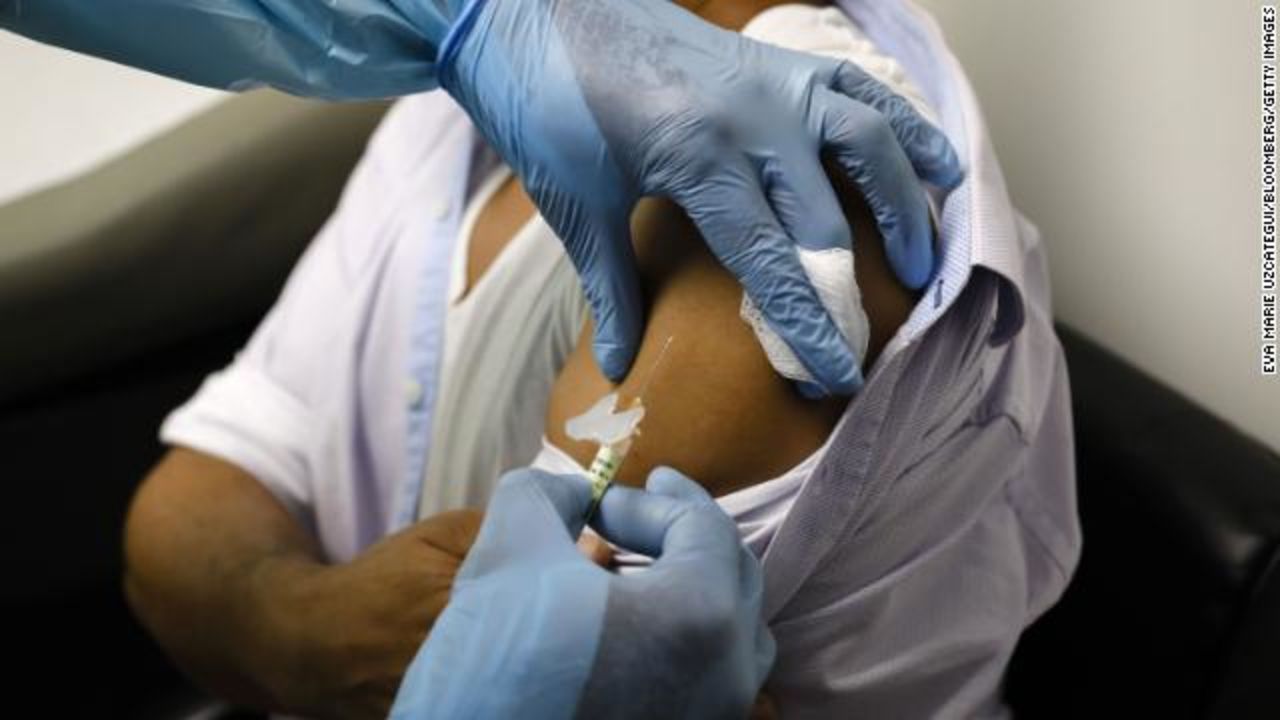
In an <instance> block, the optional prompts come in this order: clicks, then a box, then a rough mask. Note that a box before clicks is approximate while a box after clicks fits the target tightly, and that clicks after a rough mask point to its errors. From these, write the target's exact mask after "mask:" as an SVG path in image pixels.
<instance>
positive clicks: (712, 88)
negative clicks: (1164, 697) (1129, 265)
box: [0, 0, 960, 393]
mask: <svg viewBox="0 0 1280 720" xmlns="http://www.w3.org/2000/svg"><path fill="white" fill-rule="evenodd" d="M122 19H124V21H122ZM0 27H3V28H8V29H11V30H14V31H16V32H19V33H22V34H24V35H28V36H30V37H33V38H35V39H37V40H42V41H44V42H49V43H52V44H55V45H61V46H63V47H67V48H71V49H73V50H78V51H81V52H87V53H90V54H94V55H98V56H100V57H105V58H109V59H112V60H116V61H119V62H124V63H128V64H131V65H134V66H137V67H142V68H145V69H148V70H152V71H154V72H160V73H163V74H166V75H170V76H173V77H177V78H181V79H184V80H188V81H191V82H196V83H200V84H204V85H211V86H214V87H224V88H230V89H244V88H248V87H253V86H256V85H260V84H267V85H272V86H274V87H277V88H280V89H283V90H287V91H289V92H293V93H298V94H302V95H316V96H321V97H329V98H360V97H385V96H389V95H400V94H407V93H411V92H418V91H421V90H425V89H428V88H431V87H433V86H434V85H435V83H436V81H437V80H439V82H440V84H441V85H443V86H444V87H445V88H446V89H447V90H448V91H449V92H450V93H451V94H452V95H453V96H454V98H455V99H457V100H458V101H459V103H460V104H461V105H462V106H463V107H464V108H466V110H467V112H468V113H469V114H470V115H471V117H472V119H473V120H474V121H475V122H476V125H477V126H478V127H479V128H480V131H481V132H482V133H483V134H484V136H485V138H487V139H488V141H489V142H490V144H492V145H493V146H494V147H495V148H496V149H497V150H498V152H499V153H500V154H501V155H502V156H503V159H505V160H506V162H507V163H508V164H509V165H511V166H512V167H513V168H514V169H515V171H516V173H517V174H518V175H519V176H520V179H521V180H522V181H523V182H524V185H525V187H526V189H527V190H528V191H529V193H530V194H531V195H532V196H533V199H534V202H535V203H536V204H537V205H538V209H539V210H540V211H541V212H542V214H543V216H544V217H546V218H547V220H548V221H549V222H550V223H551V225H552V227H553V228H554V229H555V230H556V232H557V233H558V234H559V236H560V238H561V239H562V240H563V241H564V243H565V246H566V248H567V249H568V252H569V255H570V256H571V257H572V258H573V261H574V263H575V265H576V266H577V268H578V272H579V275H580V276H581V277H582V280H583V285H584V288H585V289H586V293H587V296H588V298H589V299H590V301H591V306H592V309H593V311H594V314H595V321H596V323H595V351H596V359H597V361H598V362H599V364H600V367H601V369H602V370H603V371H604V372H605V374H606V375H608V376H609V377H610V378H612V379H615V380H616V379H619V378H621V377H622V376H623V375H624V374H625V373H626V371H627V369H628V368H629V367H630V365H631V362H632V360H633V359H634V356H635V353H636V350H637V347H638V344H639V338H640V331H641V328H642V321H643V319H642V317H641V314H642V310H641V307H642V306H641V304H640V292H639V286H638V282H637V279H636V274H635V269H634V267H633V264H634V262H633V261H634V258H633V257H632V249H631V242H630V233H629V227H628V219H629V216H630V212H631V209H632V207H633V206H634V204H635V202H636V199H637V198H639V197H640V196H642V195H663V196H668V197H670V198H672V199H673V200H675V201H676V202H677V203H678V204H680V205H681V206H682V207H683V208H684V209H685V211H686V212H688V214H689V216H690V217H691V218H692V219H693V220H694V222H695V223H696V224H697V225H698V228H699V230H700V231H701V233H702V235H703V236H704V237H705V238H706V241H707V243H708V245H709V246H710V247H711V249H712V251H713V252H714V253H715V254H716V256H717V257H718V258H719V259H720V261H721V262H722V263H723V264H724V265H725V266H726V267H727V268H728V269H729V270H730V271H731V272H732V273H733V274H734V275H736V276H737V277H738V279H739V280H740V281H741V282H742V284H743V286H744V288H745V289H746V292H747V293H748V294H749V295H750V296H751V299H752V300H753V301H754V303H755V305H756V307H757V308H759V309H760V311H761V312H762V313H763V314H764V316H765V317H766V318H767V319H768V321H769V322H770V323H771V324H772V326H773V328H774V329H775V330H776V331H777V332H778V334H779V335H780V336H781V337H782V338H783V340H785V341H786V342H787V344H788V345H789V346H790V347H791V349H792V350H793V351H794V352H795V354H796V356H797V357H798V358H799V360H800V362H801V363H803V364H804V366H805V368H806V369H807V370H808V371H809V374H810V375H812V376H813V377H814V378H815V379H817V380H818V382H819V384H820V385H821V388H822V389H824V390H826V391H829V392H835V393H849V392H853V391H854V390H856V389H857V388H858V387H859V386H860V385H861V380H862V378H861V373H860V371H859V364H860V361H861V358H855V357H854V356H853V353H852V352H851V350H850V349H849V347H848V345H847V344H846V342H845V341H844V339H843V338H842V337H841V335H840V333H839V331H838V330H837V329H836V327H835V324H834V323H833V322H832V321H831V318H830V317H829V316H828V315H827V313H826V310H825V309H824V308H823V306H822V305H821V303H820V302H819V300H818V297H817V294H816V292H815V291H814V289H813V288H812V287H811V285H810V284H809V281H808V278H807V277H806V275H805V274H804V271H803V270H802V268H801V266H800V262H799V259H798V258H797V255H796V247H797V246H799V247H805V248H811V249H822V248H830V247H849V246H850V243H851V238H850V234H849V229H848V227H847V226H846V224H845V221H844V218H843V215H842V213H841V211H840V206H839V204H838V203H837V201H836V197H835V195H834V193H833V192H832V190H831V187H830V186H829V184H828V182H827V178H826V176H825V174H824V173H823V169H822V165H821V163H820V162H819V151H820V150H826V151H829V152H830V153H831V155H832V156H833V157H834V158H836V159H837V160H838V161H839V162H840V164H841V165H842V167H843V168H844V170H845V171H846V172H848V174H849V176H850V178H851V179H852V180H854V181H855V182H856V183H857V185H858V186H859V188H860V189H861V190H862V192H863V194H864V196H865V197H866V198H867V201H868V203H869V205H870V206H871V209H872V211H873V212H874V214H875V216H876V220H877V222H878V224H879V226H880V230H881V233H882V235H883V236H884V239H885V246H886V248H887V250H888V255H889V261H890V264H891V265H892V266H893V268H894V270H895V271H896V272H897V273H898V275H899V276H900V277H901V278H902V280H903V281H904V282H905V283H906V284H907V285H908V286H910V287H912V288H919V287H921V286H922V285H923V284H924V283H926V282H927V281H928V280H929V278H930V276H931V274H932V270H933V250H932V244H931V234H930V231H929V217H928V213H927V211H926V205H925V201H924V197H923V195H922V194H921V192H920V190H919V187H918V186H917V185H916V183H915V181H914V176H913V168H914V172H915V173H919V174H920V175H921V176H922V177H923V178H925V179H926V180H928V181H930V182H933V183H934V184H937V185H940V186H950V185H952V184H954V183H956V182H958V180H959V178H960V169H959V166H958V162H957V159H956V156H955V153H954V151H953V150H952V148H951V146H950V144H949V143H948V142H947V140H946V139H945V137H944V136H943V135H942V134H941V133H940V132H939V131H938V130H936V129H935V128H933V127H932V126H930V125H929V124H928V123H927V122H925V121H924V120H923V119H921V118H920V117H919V116H918V115H917V114H916V113H915V112H914V111H913V110H912V109H911V108H910V106H909V105H907V103H906V102H905V101H903V100H902V99H901V98H899V97H898V96H897V95H895V94H893V93H892V92H891V91H889V90H888V89H886V88H885V87H884V86H882V85H880V84H879V83H878V82H876V81H875V80H874V79H872V78H871V77H869V76H868V75H866V74H865V73H863V72H862V71H861V70H859V69H858V68H856V67H854V66H852V65H849V64H847V63H840V62H837V61H835V60H830V59H824V58H818V57H814V56H810V55H805V54H800V53H794V52H789V51H785V50H781V49H778V48H773V47H769V46H766V45H763V44H760V43H757V42H753V41H751V40H748V39H746V38H743V37H741V36H739V35H737V34H735V33H731V32H727V31H724V30H720V29H717V28H715V27H713V26H711V25H709V24H707V23H705V22H703V21H702V20H699V19H698V18H697V17H695V16H694V15H692V14H690V13H688V12H686V11H685V10H683V9H681V8H680V7H678V6H677V5H675V4H674V3H673V2H671V0H518V1H517V0H327V1H326V2H315V1H314V0H163V1H157V0H93V1H92V2H90V1H89V0H40V1H39V2H32V1H30V0H28V1H26V2H20V1H18V0H0Z"/></svg>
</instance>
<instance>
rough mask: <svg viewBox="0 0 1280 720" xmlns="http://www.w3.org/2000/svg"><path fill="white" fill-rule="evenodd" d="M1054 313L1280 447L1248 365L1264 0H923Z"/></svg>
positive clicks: (1270, 401)
mask: <svg viewBox="0 0 1280 720" xmlns="http://www.w3.org/2000/svg"><path fill="white" fill-rule="evenodd" d="M922 4H923V5H924V6H926V7H928V8H929V9H930V10H931V11H932V12H933V13H934V14H935V15H936V16H937V17H938V20H939V22H940V24H941V25H942V27H943V29H944V31H945V32H946V33H947V35H948V38H949V40H950V42H951V44H952V47H953V49H954V50H955V52H956V54H957V55H958V56H959V58H960V60H961V62H962V63H963V64H964V65H965V67H966V68H967V69H968V72H969V74H970V77H971V79H972V81H973V84H974V86H975V88H976V89H977V92H978V95H979V97H980V98H981V100H982V102H983V105H984V108H985V112H986V115H987V119H988V122H989V124H990V126H991V130H992V134H993V136H994V139H995V144H996V150H997V152H998V153H999V155H1000V159H1001V161H1002V164H1003V166H1004V169H1005V172H1006V175H1007V179H1008V180H1009V185H1010V188H1011V192H1012V193H1013V196H1014V200H1015V201H1016V202H1017V204H1018V206H1019V207H1020V208H1021V209H1022V211H1023V212H1024V213H1026V214H1027V215H1028V216H1029V217H1030V218H1031V219H1032V220H1033V221H1035V222H1036V223H1037V224H1038V225H1039V226H1040V229H1041V231H1042V232H1043V235H1044V237H1045V240H1046V241H1047V243H1048V247H1049V251H1050V258H1051V261H1052V266H1053V281H1054V301H1055V303H1056V310H1057V313H1058V315H1059V317H1061V318H1062V319H1064V320H1066V321H1067V322H1069V323H1070V324H1072V325H1074V326H1075V327H1077V328H1080V329H1082V330H1084V331H1085V332H1086V333H1087V334H1089V335H1090V336H1092V337H1094V338H1096V339H1098V340H1100V341H1102V342H1103V343H1104V344H1106V345H1108V346H1110V347H1111V348H1113V349H1115V350H1116V351H1118V352H1119V353H1120V354H1121V355H1123V356H1125V357H1126V358H1128V359H1130V360H1131V361H1133V362H1135V363H1136V364H1138V365H1139V366H1141V367H1143V368H1145V369H1146V370H1148V371H1149V372H1151V373H1153V374H1154V375H1156V376H1157V377H1159V378H1161V379H1163V380H1165V381H1166V382H1168V383H1170V384H1172V385H1174V386H1175V387H1178V388H1180V389H1181V390H1182V391H1183V392H1185V393H1186V394H1188V395H1190V396H1191V397H1193V398H1195V399H1196V400H1198V401H1200V402H1201V403H1203V404H1204V405H1206V406H1208V407H1209V408H1210V409H1212V410H1213V411H1214V412H1216V413H1218V414H1219V415H1221V416H1222V417H1224V418H1227V419H1229V420H1231V421H1232V422H1234V423H1235V424H1237V425H1238V426H1239V427H1241V428H1242V429H1244V430H1246V431H1247V432H1249V433H1250V434H1252V435H1254V436H1255V437H1258V438H1259V439H1261V440H1263V441H1264V442H1266V443H1268V444H1269V445H1271V446H1272V447H1274V448H1278V449H1280V379H1277V378H1274V377H1272V378H1269V379H1264V378H1263V377H1262V376H1261V375H1260V372H1259V364H1260V363H1259V355H1258V328H1259V325H1258V294H1259V274H1258V273H1259V267H1258V253H1259V240H1258V235H1259V220H1258V202H1259V201H1258V192H1259V187H1258V184H1259V179H1258V178H1259V169H1258V152H1259V142H1260V141H1259V139H1258V138H1259V119H1258V116H1259V98H1258V91H1259V89H1258V83H1259V80H1258V77H1259V74H1260V68H1259V62H1260V60H1259V57H1258V52H1259V50H1258V31H1259V20H1258V18H1259V12H1260V7H1261V4H1260V3H1255V2H1252V1H1249V0H1231V2H1223V1H1222V0H1198V1H1197V0H1172V1H1165V0H1126V2H1066V1H1065V0H1064V1H1059V2H1049V1H1047V0H965V1H963V2H960V1H958V0H923V2H922Z"/></svg>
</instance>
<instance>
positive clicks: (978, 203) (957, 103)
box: [838, 0, 1026, 355]
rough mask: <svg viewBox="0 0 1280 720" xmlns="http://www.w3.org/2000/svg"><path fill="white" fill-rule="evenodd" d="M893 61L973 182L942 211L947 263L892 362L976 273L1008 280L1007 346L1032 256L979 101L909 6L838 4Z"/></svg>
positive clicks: (1001, 329) (998, 334)
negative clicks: (981, 269)
mask: <svg viewBox="0 0 1280 720" xmlns="http://www.w3.org/2000/svg"><path fill="white" fill-rule="evenodd" d="M838 4H839V6H840V7H841V8H842V9H843V10H844V11H845V12H846V13H848V14H849V16H850V17H852V18H853V19H854V21H856V22H857V23H858V25H860V26H861V27H862V30H863V32H865V33H866V34H867V36H868V37H869V38H871V40H872V41H874V42H875V43H876V44H877V45H878V46H879V47H880V48H881V49H882V50H883V51H884V52H885V53H886V54H888V55H891V56H893V57H894V58H896V59H897V60H898V62H900V63H901V64H902V66H903V67H904V68H905V69H906V71H907V74H908V75H909V76H910V77H911V79H912V80H913V81H914V82H915V83H916V84H917V85H918V86H919V87H920V88H921V89H922V90H923V92H924V94H925V96H926V97H927V98H928V100H929V103H930V104H931V105H932V106H933V107H934V108H936V109H937V110H938V114H939V116H940V118H941V123H942V129H943V131H944V132H945V133H946V134H947V137H949V138H950V139H951V142H952V144H954V145H955V148H956V152H957V153H958V154H959V155H960V159H961V162H962V163H963V164H964V167H965V179H964V181H963V182H962V183H961V184H960V186H959V187H957V188H956V189H954V190H953V191H951V192H950V193H949V194H948V195H947V196H946V197H945V201H944V202H943V203H942V217H941V228H940V230H941V235H942V248H941V259H940V263H939V269H938V273H937V275H936V276H935V277H934V280H933V284H932V286H931V288H930V290H929V291H928V292H929V298H928V301H926V302H921V303H920V304H919V305H918V306H917V307H916V309H915V311H914V312H913V313H912V315H911V317H910V318H909V319H908V320H907V324H906V325H905V326H904V327H903V329H902V331H901V332H899V333H898V336H897V337H896V338H895V340H894V343H897V344H898V345H899V347H894V346H893V345H892V344H891V346H890V347H889V348H887V349H886V352H885V353H884V354H885V355H892V354H893V352H894V351H895V350H897V349H900V346H901V345H905V344H907V343H910V342H912V341H913V340H915V339H916V338H918V337H919V336H920V335H921V334H922V333H923V332H924V331H925V330H927V329H928V328H929V327H930V326H931V325H932V324H933V323H934V321H936V320H937V318H938V317H939V316H940V315H942V313H944V312H946V310H947V308H949V307H950V306H951V305H952V304H953V303H954V302H955V300H956V298H957V297H959V295H960V291H961V290H963V289H964V286H965V284H966V283H967V282H968V279H969V275H970V274H971V271H972V268H973V267H975V266H976V267H984V268H987V269H989V270H991V271H993V272H995V273H996V274H997V275H998V276H999V277H1000V278H1001V280H1002V282H1001V283H1000V288H999V306H998V307H999V310H998V314H997V316H996V324H995V327H994V329H993V331H992V337H991V341H992V342H993V343H996V344H1000V343H1004V342H1007V341H1008V340H1009V339H1010V338H1012V337H1013V336H1014V335H1016V334H1017V333H1018V331H1019V330H1020V329H1021V328H1022V325H1023V322H1024V320H1025V316H1026V309H1025V275H1026V268H1025V267H1024V263H1025V259H1024V258H1025V252H1024V248H1023V247H1022V243H1021V241H1020V239H1019V238H1020V235H1019V223H1018V219H1017V213H1016V211H1015V210H1014V208H1013V204H1012V202H1011V201H1010V199H1009V194H1008V191H1007V189H1006V187H1005V181H1004V175H1003V173H1002V172H1001V170H1000V165H999V163H998V162H997V160H996V156H995V150H994V148H993V147H992V145H991V141H990V137H989V135H988V132H987V127H986V123H985V122H984V121H983V118H982V112H981V110H980V109H979V106H978V101H977V97H976V96H975V95H974V92H973V88H972V87H971V86H970V85H969V81H968V79H967V78H966V77H965V74H964V72H963V71H962V69H961V68H960V63H959V62H958V61H957V60H956V58H955V56H954V55H953V54H952V53H951V50H950V49H949V48H948V47H947V45H946V42H945V40H944V39H943V37H942V31H941V30H940V29H939V28H938V25H937V23H936V22H935V21H934V20H933V18H932V17H930V16H929V15H928V14H927V13H925V12H924V11H923V10H921V9H919V8H918V7H916V6H915V5H914V4H913V3H911V2H909V1H905V2H904V1H903V0H838Z"/></svg>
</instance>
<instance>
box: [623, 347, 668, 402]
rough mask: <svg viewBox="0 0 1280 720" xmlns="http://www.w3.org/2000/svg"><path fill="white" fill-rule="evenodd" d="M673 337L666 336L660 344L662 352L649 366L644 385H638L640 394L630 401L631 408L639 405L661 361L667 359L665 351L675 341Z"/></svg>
mask: <svg viewBox="0 0 1280 720" xmlns="http://www.w3.org/2000/svg"><path fill="white" fill-rule="evenodd" d="M675 339H676V336H675V335H668V336H667V341H666V342H665V343H663V344H662V350H661V351H660V352H659V353H658V359H657V360H654V361H653V364H652V365H650V366H649V374H648V375H646V376H645V379H644V383H643V384H642V385H640V392H638V393H636V397H635V399H634V400H632V401H631V406H632V407H635V406H636V405H639V404H640V399H641V398H643V397H644V394H645V392H646V391H647V390H648V389H649V383H651V382H653V376H654V375H657V374H658V368H659V367H660V366H661V365H662V361H663V359H665V358H666V357H667V350H668V349H669V348H670V347H671V341H672V340H675Z"/></svg>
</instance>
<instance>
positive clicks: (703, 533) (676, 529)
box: [594, 468, 741, 562]
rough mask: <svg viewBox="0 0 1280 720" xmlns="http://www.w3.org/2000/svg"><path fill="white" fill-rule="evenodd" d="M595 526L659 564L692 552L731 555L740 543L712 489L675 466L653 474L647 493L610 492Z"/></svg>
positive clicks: (630, 491)
mask: <svg viewBox="0 0 1280 720" xmlns="http://www.w3.org/2000/svg"><path fill="white" fill-rule="evenodd" d="M594 526H595V528H596V531H597V532H599V533H600V534H601V535H602V536H603V537H605V538H606V539H607V540H609V541H611V542H613V543H615V544H617V545H620V546H622V547H624V548H627V549H628V550H632V551H635V552H639V553H643V554H645V555H652V556H655V557H658V559H659V560H658V562H661V561H662V560H663V559H664V558H671V557H681V556H685V555H688V554H690V553H692V554H695V555H696V554H702V553H709V554H711V555H715V556H727V557H732V556H734V555H735V554H736V552H737V549H738V546H739V545H740V543H741V540H740V539H739V537H738V532H737V527H736V526H735V525H734V524H733V520H732V519H730V517H729V516H728V515H727V514H726V513H725V511H724V510H723V509H722V508H721V507H720V506H719V505H717V504H716V503H715V501H713V500H712V499H711V496H710V495H708V494H707V491H706V490H704V489H703V488H702V487H701V486H700V485H698V484H697V483H695V482H694V481H692V480H690V479H689V478H687V477H685V476H683V475H681V474H680V473H678V472H676V471H675V470H672V469H670V468H658V469H656V470H654V471H653V472H652V473H650V475H649V481H648V485H647V490H646V491H640V490H635V489H632V488H626V487H614V488H612V489H610V490H609V492H607V493H605V496H604V499H603V500H602V501H601V503H600V511H599V514H598V515H597V516H596V520H595V522H594Z"/></svg>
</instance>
